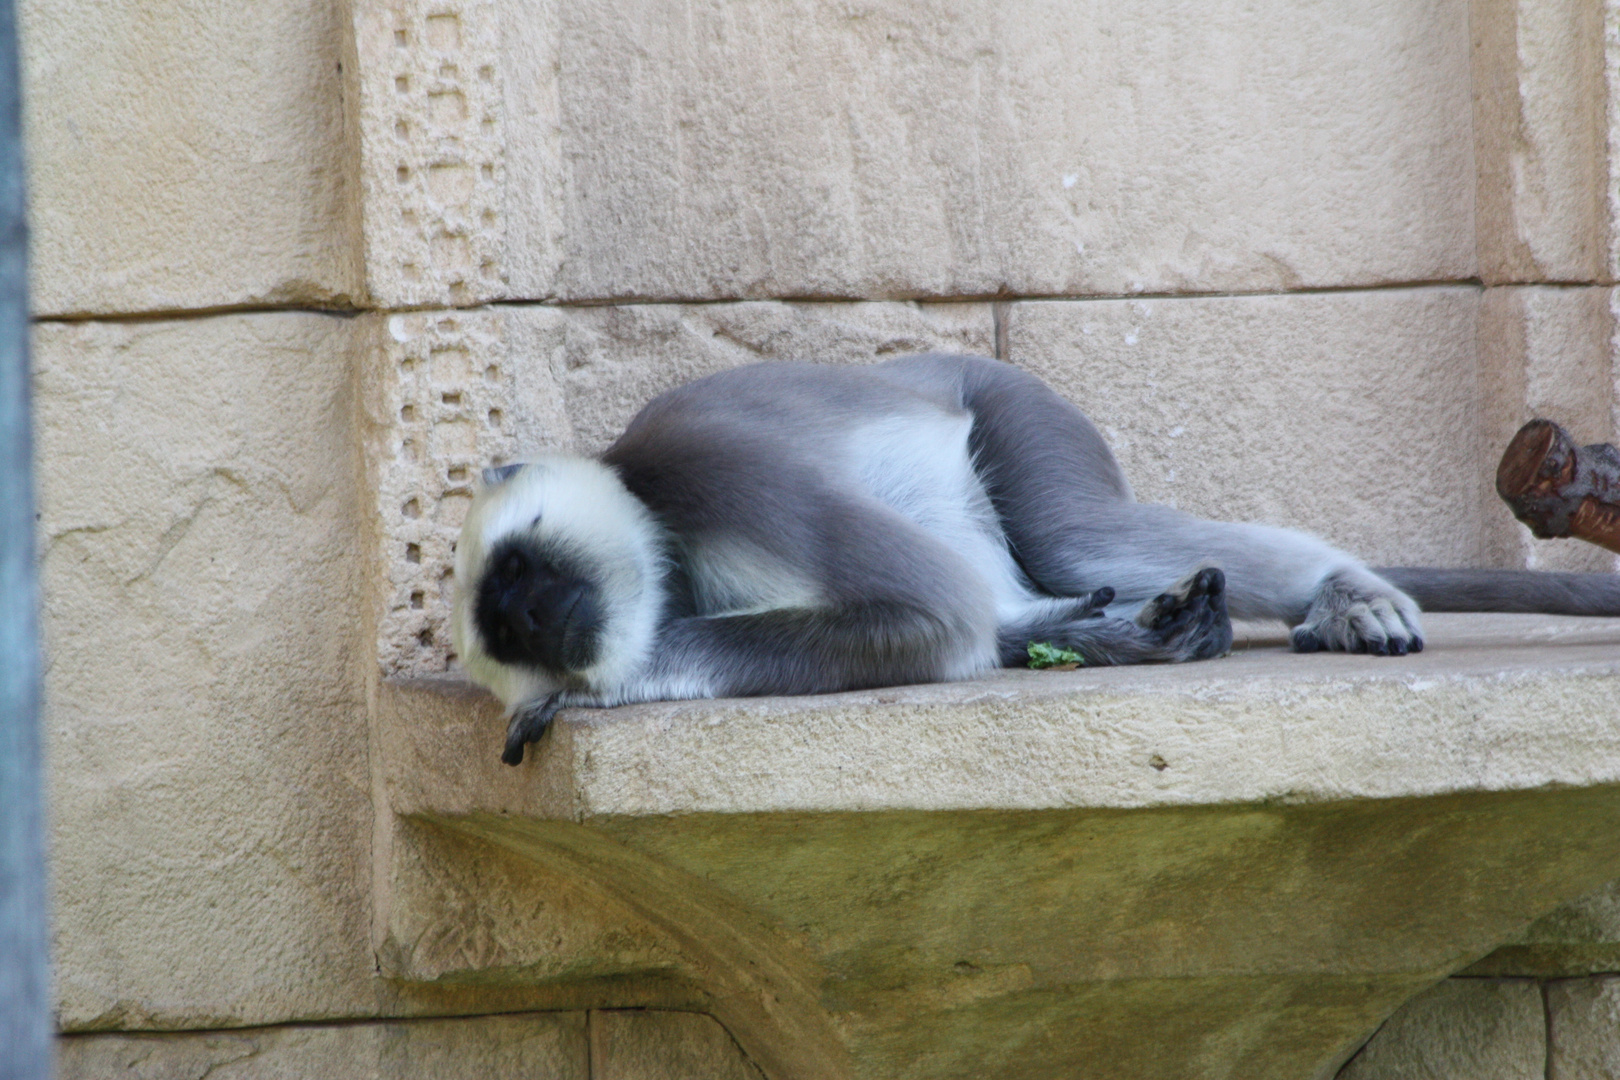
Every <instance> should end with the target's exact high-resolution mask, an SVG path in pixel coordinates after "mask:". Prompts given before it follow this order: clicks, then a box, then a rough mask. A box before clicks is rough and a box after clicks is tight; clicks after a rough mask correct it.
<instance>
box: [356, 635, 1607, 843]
mask: <svg viewBox="0 0 1620 1080" xmlns="http://www.w3.org/2000/svg"><path fill="white" fill-rule="evenodd" d="M1428 629H1429V633H1430V638H1429V641H1430V648H1429V649H1428V650H1427V651H1426V652H1424V653H1423V654H1421V655H1419V656H1413V657H1406V658H1401V659H1382V658H1373V657H1361V656H1343V655H1331V654H1319V655H1315V656H1296V655H1292V654H1290V653H1288V652H1287V651H1286V647H1285V643H1284V639H1283V637H1282V635H1281V633H1280V631H1279V630H1275V629H1271V628H1265V627H1255V628H1250V629H1249V630H1248V632H1247V633H1246V634H1245V635H1244V636H1242V637H1240V639H1239V644H1238V649H1237V651H1236V652H1235V653H1234V655H1233V656H1232V657H1230V658H1228V659H1225V660H1222V661H1219V662H1217V663H1211V664H1194V665H1186V666H1179V667H1136V668H1114V669H1099V670H1091V671H1078V672H1072V673H1068V672H1065V673H1057V672H1032V671H1005V672H999V673H997V674H995V675H994V676H992V677H990V678H986V679H982V680H977V681H973V682H965V683H953V684H938V685H931V686H913V687H896V688H891V689H884V690H875V691H862V692H856V693H848V694H834V695H826V696H817V697H799V698H758V699H732V700H718V701H690V702H663V703H657V704H649V705H637V706H627V707H624V708H620V709H613V710H606V711H591V710H574V711H569V712H564V713H563V714H562V715H561V716H560V717H559V719H558V722H557V725H556V728H555V729H554V731H553V732H552V733H551V734H550V735H548V736H547V738H546V740H545V741H544V742H543V743H541V744H540V746H539V747H538V752H534V751H531V754H530V757H529V761H528V762H526V763H525V764H524V765H523V766H521V767H520V768H518V769H508V768H506V767H504V766H501V765H500V764H499V762H498V760H497V758H498V752H499V748H500V746H501V739H502V732H503V729H504V721H503V720H502V719H501V717H500V715H499V707H498V706H497V705H496V704H495V703H494V702H493V701H492V700H491V699H489V698H488V697H487V696H485V695H484V694H482V692H480V691H477V690H475V689H473V688H471V687H469V686H467V685H466V684H465V683H461V682H458V681H455V680H432V681H428V680H419V681H413V682H408V683H390V684H384V686H383V688H382V691H381V693H382V696H383V698H384V699H385V700H384V701H383V702H382V704H383V706H384V707H383V709H382V719H381V721H380V727H381V728H382V730H381V732H380V733H379V734H380V735H381V737H382V738H383V739H384V741H385V743H386V747H387V748H386V749H385V751H384V758H385V768H386V769H387V773H388V779H389V784H390V796H391V800H392V804H393V806H394V808H395V810H396V811H399V812H404V813H411V812H417V811H423V812H430V813H434V814H445V813H450V814H455V813H469V812H474V811H494V812H500V813H514V814H527V815H536V816H541V817H548V818H563V819H568V820H575V821H584V820H589V819H591V818H596V817H603V816H617V815H633V816H641V815H669V814H681V813H779V812H819V813H837V812H865V811H876V810H899V809H907V810H936V811H937V810H972V809H1018V810H1036V809H1058V808H1113V809H1128V808H1140V807H1153V806H1178V805H1179V806H1186V805H1210V804H1222V803H1274V802H1284V803H1296V802H1315V801H1333V800H1342V799H1364V798H1380V799H1387V798H1399V797H1409V796H1426V795H1437V794H1442V793H1447V792H1460V791H1509V790H1525V789H1531V788H1539V787H1545V786H1550V785H1551V786H1573V787H1590V786H1594V785H1604V784H1616V783H1620V724H1616V723H1615V722H1614V719H1615V717H1614V708H1615V707H1614V704H1613V703H1614V702H1615V701H1616V700H1620V619H1584V620H1583V619H1573V618H1558V617H1542V616H1510V615H1493V616H1464V615H1450V616H1443V615H1431V616H1429V619H1428Z"/></svg>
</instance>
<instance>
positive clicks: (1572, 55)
mask: <svg viewBox="0 0 1620 1080" xmlns="http://www.w3.org/2000/svg"><path fill="white" fill-rule="evenodd" d="M1605 8H1607V9H1608V13H1607V14H1606V13H1605ZM1614 17H1615V16H1614V5H1612V4H1608V5H1605V4H1600V3H1592V2H1589V0H1474V2H1473V7H1472V24H1473V34H1474V128H1475V138H1476V139H1477V143H1478V147H1477V150H1476V152H1475V153H1476V157H1477V162H1478V170H1479V181H1478V185H1479V186H1478V191H1479V194H1478V200H1477V204H1476V210H1475V215H1476V222H1477V224H1476V227H1477V229H1478V232H1479V261H1480V274H1481V276H1482V277H1484V279H1485V280H1486V281H1487V282H1488V283H1496V282H1534V281H1566V282H1571V281H1610V282H1612V281H1613V280H1615V275H1616V266H1617V265H1620V264H1617V262H1616V259H1617V251H1616V247H1615V244H1616V240H1617V239H1620V236H1617V234H1616V231H1615V218H1614V214H1615V207H1614V205H1613V204H1612V202H1611V200H1610V197H1609V189H1610V187H1611V186H1612V184H1613V183H1614V180H1615V176H1616V174H1615V171H1614V166H1613V164H1612V163H1611V153H1612V152H1613V150H1612V148H1611V144H1612V141H1613V137H1612V135H1611V127H1610V125H1611V124H1614V123H1620V120H1616V119H1611V118H1610V117H1609V116H1608V115H1607V114H1608V112H1609V109H1608V107H1607V103H1608V102H1609V101H1610V99H1611V97H1612V96H1613V94H1614V93H1615V89H1616V87H1615V85H1614V82H1613V80H1614V78H1615V76H1616V74H1617V70H1616V69H1614V68H1613V67H1612V64H1613V63H1614V61H1613V59H1612V58H1610V59H1607V60H1606V57H1605V47H1606V46H1605V35H1604V23H1605V20H1606V19H1607V20H1613V19H1614ZM1607 47H1608V48H1609V49H1613V48H1614V47H1615V46H1614V44H1613V43H1610V44H1609V45H1608V46H1607Z"/></svg>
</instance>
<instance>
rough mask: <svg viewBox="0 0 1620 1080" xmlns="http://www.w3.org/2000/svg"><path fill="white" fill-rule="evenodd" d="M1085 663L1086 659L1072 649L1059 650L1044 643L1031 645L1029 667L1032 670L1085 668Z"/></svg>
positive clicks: (1033, 642)
mask: <svg viewBox="0 0 1620 1080" xmlns="http://www.w3.org/2000/svg"><path fill="white" fill-rule="evenodd" d="M1085 663H1086V659H1085V657H1083V656H1081V655H1080V654H1079V653H1077V652H1074V651H1072V650H1070V649H1059V648H1057V647H1056V646H1054V645H1050V644H1048V643H1047V642H1044V641H1032V642H1030V643H1029V666H1030V667H1032V668H1064V669H1073V668H1077V667H1084V666H1085Z"/></svg>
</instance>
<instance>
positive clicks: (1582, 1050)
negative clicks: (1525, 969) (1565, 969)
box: [1547, 977, 1620, 1080]
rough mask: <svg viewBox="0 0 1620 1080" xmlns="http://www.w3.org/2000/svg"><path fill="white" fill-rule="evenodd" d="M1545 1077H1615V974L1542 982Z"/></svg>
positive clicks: (1618, 1031)
mask: <svg viewBox="0 0 1620 1080" xmlns="http://www.w3.org/2000/svg"><path fill="white" fill-rule="evenodd" d="M1547 1016H1548V1019H1549V1021H1550V1022H1551V1039H1552V1055H1551V1058H1550V1059H1549V1061H1548V1069H1547V1080H1620V977H1610V978H1602V979H1571V980H1568V981H1563V980H1560V981H1558V982H1554V983H1549V984H1548V985H1547Z"/></svg>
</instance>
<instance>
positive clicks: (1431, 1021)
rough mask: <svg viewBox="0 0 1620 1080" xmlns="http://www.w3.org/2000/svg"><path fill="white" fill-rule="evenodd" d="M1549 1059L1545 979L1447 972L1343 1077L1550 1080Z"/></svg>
mask: <svg viewBox="0 0 1620 1080" xmlns="http://www.w3.org/2000/svg"><path fill="white" fill-rule="evenodd" d="M1546 1062H1547V1025H1546V1019H1545V1017H1544V1015H1543V1011H1542V1005H1541V988H1540V987H1539V986H1537V985H1536V984H1535V983H1534V982H1531V981H1529V980H1522V981H1497V980H1492V979H1446V980H1444V981H1443V982H1441V983H1439V984H1438V985H1436V986H1434V987H1433V988H1431V989H1429V990H1427V991H1425V992H1424V993H1422V994H1419V995H1418V996H1417V997H1415V998H1413V999H1412V1000H1411V1001H1408V1002H1407V1003H1406V1004H1405V1005H1402V1006H1401V1007H1400V1009H1399V1010H1397V1011H1396V1013H1395V1014H1394V1015H1393V1016H1391V1017H1390V1018H1389V1019H1388V1020H1386V1021H1384V1026H1383V1027H1381V1028H1379V1029H1378V1033H1377V1034H1376V1035H1374V1036H1373V1037H1372V1039H1371V1040H1370V1041H1369V1042H1368V1043H1367V1045H1366V1046H1364V1047H1362V1049H1361V1051H1360V1052H1359V1053H1358V1054H1357V1055H1356V1056H1355V1057H1354V1058H1352V1059H1351V1061H1350V1063H1349V1064H1348V1065H1346V1066H1345V1067H1344V1069H1343V1071H1341V1072H1340V1073H1339V1080H1545V1070H1546Z"/></svg>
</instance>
